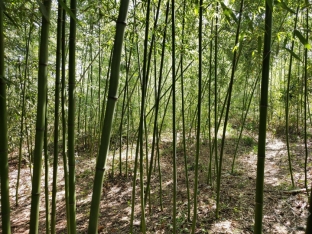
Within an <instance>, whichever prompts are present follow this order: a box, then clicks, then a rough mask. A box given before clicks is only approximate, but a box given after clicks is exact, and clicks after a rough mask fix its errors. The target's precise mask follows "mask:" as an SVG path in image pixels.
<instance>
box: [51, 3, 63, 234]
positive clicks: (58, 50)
mask: <svg viewBox="0 0 312 234" xmlns="http://www.w3.org/2000/svg"><path fill="white" fill-rule="evenodd" d="M62 20H63V10H62V7H61V5H60V4H59V5H58V19H57V40H56V41H57V45H56V74H55V108H54V142H53V143H54V144H53V145H54V155H53V182H52V207H51V233H52V234H55V233H56V230H55V228H56V226H55V225H56V192H57V168H58V153H59V149H58V141H59V106H60V100H59V99H60V77H61V74H60V71H61V70H60V66H61V47H62Z"/></svg>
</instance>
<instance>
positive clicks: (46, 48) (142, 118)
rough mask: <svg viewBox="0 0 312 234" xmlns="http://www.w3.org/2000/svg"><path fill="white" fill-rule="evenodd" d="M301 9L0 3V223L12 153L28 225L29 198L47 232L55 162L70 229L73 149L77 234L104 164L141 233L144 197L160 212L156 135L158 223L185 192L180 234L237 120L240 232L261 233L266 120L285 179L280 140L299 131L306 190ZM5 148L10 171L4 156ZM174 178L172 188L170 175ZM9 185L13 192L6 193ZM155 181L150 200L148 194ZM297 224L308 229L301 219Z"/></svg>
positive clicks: (8, 196) (214, 3)
mask: <svg viewBox="0 0 312 234" xmlns="http://www.w3.org/2000/svg"><path fill="white" fill-rule="evenodd" d="M310 8H311V3H310V2H309V1H308V0H301V1H291V0H284V1H282V0H277V1H273V0H266V1H253V0H237V1H234V0H228V1H218V0H211V1H205V0H196V1H195V0H193V1H187V0H170V1H169V0H153V1H152V0H144V1H141V0H120V1H116V0H115V1H104V0H102V1H94V0H80V1H77V0H67V1H66V0H58V1H57V0H43V1H41V0H37V1H34V0H32V1H25V0H14V1H6V0H1V1H0V175H1V222H2V224H1V229H2V233H11V225H10V220H12V217H11V216H10V207H12V206H18V205H19V202H20V199H21V198H20V196H21V194H20V191H21V188H20V187H21V186H23V185H22V184H20V180H21V178H20V177H21V175H20V171H21V167H22V165H23V162H26V166H27V168H28V170H29V181H31V193H30V194H29V197H30V200H31V205H30V207H31V209H30V220H29V230H30V233H40V232H39V220H40V217H39V209H40V206H44V207H45V225H44V226H45V231H46V233H57V230H56V226H57V210H58V209H57V207H58V204H57V193H58V192H59V191H58V183H59V182H60V181H59V179H58V178H59V176H60V175H58V172H59V171H60V170H59V169H60V168H61V170H62V171H63V175H62V180H63V181H64V186H63V187H62V189H63V191H64V193H62V194H63V199H64V200H65V204H66V205H65V207H63V209H65V213H66V223H67V225H66V227H67V230H66V231H67V233H71V234H73V233H77V214H76V207H77V196H78V195H79V194H78V191H77V188H76V187H77V186H76V169H77V167H83V165H81V164H79V162H78V161H77V154H79V153H80V149H81V148H83V149H84V150H85V149H87V150H88V154H89V155H90V158H93V159H95V161H94V164H93V170H92V177H93V178H94V179H93V186H92V188H90V191H88V192H89V194H90V196H91V202H90V204H89V205H90V208H89V209H90V212H89V213H88V214H86V215H88V216H89V217H88V228H87V232H88V233H97V232H98V230H99V229H98V227H99V218H100V217H99V214H100V207H101V203H105V199H104V200H103V196H102V191H103V183H104V180H105V176H106V175H107V174H110V175H111V176H112V177H114V176H117V175H124V177H125V178H128V176H129V177H131V180H132V187H131V189H132V197H131V201H130V206H131V217H129V229H128V232H131V233H136V232H137V231H138V229H137V227H136V225H135V224H134V222H135V219H139V220H140V222H139V223H140V224H139V230H140V231H141V232H142V233H146V232H148V231H151V230H150V229H149V223H148V217H149V216H150V215H152V213H153V212H155V211H154V210H153V209H152V207H154V206H157V207H160V210H163V209H164V207H163V200H162V198H163V194H162V191H163V186H164V183H163V181H162V177H163V174H162V168H161V163H160V162H161V157H163V156H162V154H161V144H162V141H163V140H164V139H165V140H167V141H168V139H169V142H170V144H169V146H167V147H168V148H169V150H170V156H166V157H169V158H168V160H169V161H170V167H171V169H170V170H171V172H170V173H171V174H170V176H171V185H170V186H171V187H170V189H171V190H170V191H171V198H172V200H171V203H170V204H171V207H169V208H168V207H167V208H168V209H171V211H170V212H171V213H172V216H171V220H170V224H171V225H172V229H171V232H172V233H179V232H180V231H179V230H178V224H177V222H178V220H177V218H176V217H177V215H178V212H179V210H180V209H181V207H179V204H181V201H179V196H178V194H179V193H185V197H186V206H184V207H183V209H184V211H185V213H186V214H187V220H188V221H189V222H191V223H192V227H191V228H190V230H189V231H190V232H191V233H197V231H198V225H197V213H198V194H199V193H200V187H199V183H203V182H202V181H201V182H200V181H199V178H200V177H199V175H200V174H204V177H205V178H206V180H205V182H204V183H205V184H207V185H209V186H211V189H213V190H214V194H215V197H212V198H211V199H213V200H214V202H215V209H214V210H213V211H212V212H214V215H215V219H216V220H218V219H219V218H220V213H221V210H222V200H223V199H224V196H225V195H224V194H223V191H222V186H221V185H222V181H223V176H224V173H225V171H224V168H223V161H224V156H225V145H226V142H227V140H228V132H229V131H234V130H233V129H235V131H236V132H235V134H236V135H237V141H236V142H235V145H234V147H233V149H232V152H231V155H232V158H231V160H232V168H231V173H233V174H235V172H236V168H235V166H236V160H237V158H238V157H239V151H238V148H239V147H240V143H241V142H242V141H243V140H244V134H243V133H244V131H245V130H246V129H247V130H248V131H253V132H256V135H257V137H258V139H255V141H256V142H257V146H256V150H257V156H258V161H257V174H256V187H255V188H254V197H255V200H254V227H253V228H254V230H253V231H254V233H262V220H263V210H264V209H265V204H264V202H263V197H264V176H265V170H264V169H265V157H266V139H267V132H268V131H270V132H271V133H272V132H277V131H280V129H283V130H285V131H283V133H284V134H285V137H286V145H287V157H288V161H287V164H286V165H287V167H288V168H289V179H288V180H287V183H288V185H289V186H290V187H291V188H296V187H297V185H296V180H295V179H294V176H293V174H294V173H295V171H294V169H293V167H292V152H291V143H290V139H291V136H292V134H293V133H295V134H299V133H301V136H302V142H303V144H302V145H303V146H302V147H303V151H304V155H303V156H302V157H304V160H305V163H304V165H302V170H301V171H300V173H303V174H304V178H305V181H304V188H305V189H306V196H309V195H310V194H309V191H310V190H309V189H310V181H309V180H308V174H309V171H308V170H309V164H308V159H309V150H308V149H309V148H308V146H309V137H311V132H309V130H311V123H312V120H311V110H310V105H309V103H310V99H311V96H312V95H311V89H310V88H309V87H310V86H311V81H310V80H311V77H310V74H311V71H312V69H311V51H310V50H311V45H310V44H309V41H310V39H311V36H310V27H311V26H310V24H311V23H310V20H309V18H310V17H311V13H310ZM249 139H250V138H249ZM203 144H206V145H208V148H209V151H208V152H206V151H205V152H204V151H203V150H202V146H203ZM191 147H193V148H194V150H193V151H191V152H190V151H189V150H188V149H189V148H191ZM14 152H16V154H17V156H16V158H17V167H16V169H15V170H16V173H17V176H16V179H14V180H13V179H9V178H10V177H9V166H8V165H9V161H10V160H11V159H10V157H11V158H12V156H10V155H12V154H13V153H14ZM179 157H180V158H181V159H179ZM203 157H205V158H206V159H207V160H206V161H205V162H207V164H206V165H205V167H204V169H202V168H201V167H200V166H201V165H203V163H202V162H201V160H202V158H203ZM178 159H179V160H180V161H181V160H182V161H183V166H182V170H177V164H178V162H177V160H178ZM108 161H109V162H110V163H108ZM109 165H110V166H109ZM190 167H193V168H194V175H195V176H194V180H190V179H189V174H188V173H189V168H190ZM50 169H51V170H50ZM181 178H182V180H183V181H184V183H185V186H186V187H185V188H183V189H182V188H181V187H179V186H178V184H177V181H178V179H181ZM42 180H43V181H42ZM50 180H52V183H51V184H50V185H51V186H50V185H49V183H50V182H49V181H50ZM152 181H157V184H158V188H155V186H151V183H152ZM12 183H15V185H14V186H15V191H10V190H9V185H10V184H12ZM49 189H50V190H49ZM156 192H157V193H158V195H157V197H158V198H157V199H156V200H155V199H151V197H152V194H153V193H156ZM42 197H44V199H45V200H44V201H45V202H44V204H40V201H42V200H41V198H42ZM41 203H42V202H41ZM135 206H137V207H139V209H140V211H139V215H140V216H139V217H135V214H134V213H135ZM101 219H105V217H101ZM307 224H308V225H307V230H306V233H310V232H311V231H310V229H311V227H312V221H311V216H310V217H309V221H308V223H307Z"/></svg>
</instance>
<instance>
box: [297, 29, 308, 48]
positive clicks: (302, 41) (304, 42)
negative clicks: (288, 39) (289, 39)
mask: <svg viewBox="0 0 312 234" xmlns="http://www.w3.org/2000/svg"><path fill="white" fill-rule="evenodd" d="M294 35H295V36H296V37H298V39H299V40H300V42H301V43H302V44H303V45H304V47H305V48H307V49H311V45H310V44H309V42H308V40H307V39H306V38H305V37H304V36H303V35H302V34H301V32H299V31H298V30H297V29H296V30H295V31H294Z"/></svg>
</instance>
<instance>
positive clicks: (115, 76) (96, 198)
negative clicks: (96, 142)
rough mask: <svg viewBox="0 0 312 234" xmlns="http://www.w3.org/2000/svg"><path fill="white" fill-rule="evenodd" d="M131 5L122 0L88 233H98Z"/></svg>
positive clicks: (127, 1)
mask: <svg viewBox="0 0 312 234" xmlns="http://www.w3.org/2000/svg"><path fill="white" fill-rule="evenodd" d="M128 7H129V0H124V1H121V2H120V8H119V15H118V19H117V24H116V35H115V42H114V51H113V58H112V64H111V66H112V69H111V77H110V81H109V90H108V99H107V105H106V111H105V117H104V124H103V129H102V136H101V145H100V149H99V154H98V156H97V161H96V167H95V176H94V183H93V194H92V200H91V209H90V217H89V227H88V233H89V234H95V233H97V227H98V218H99V207H100V200H101V191H102V187H103V178H104V172H105V165H106V158H107V154H108V150H109V141H110V135H111V129H112V123H113V119H114V111H115V106H116V102H117V97H118V85H119V69H120V59H121V52H122V43H123V39H124V33H125V28H126V19H127V13H128Z"/></svg>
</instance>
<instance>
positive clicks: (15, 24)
mask: <svg viewBox="0 0 312 234" xmlns="http://www.w3.org/2000/svg"><path fill="white" fill-rule="evenodd" d="M3 14H4V15H5V16H6V17H7V18H8V19H9V20H10V21H11V23H12V24H13V25H14V26H15V27H17V28H19V27H20V26H19V25H18V24H17V23H16V22H15V21H14V19H13V18H12V17H11V16H10V15H9V14H8V13H6V12H5V11H4V12H3Z"/></svg>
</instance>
